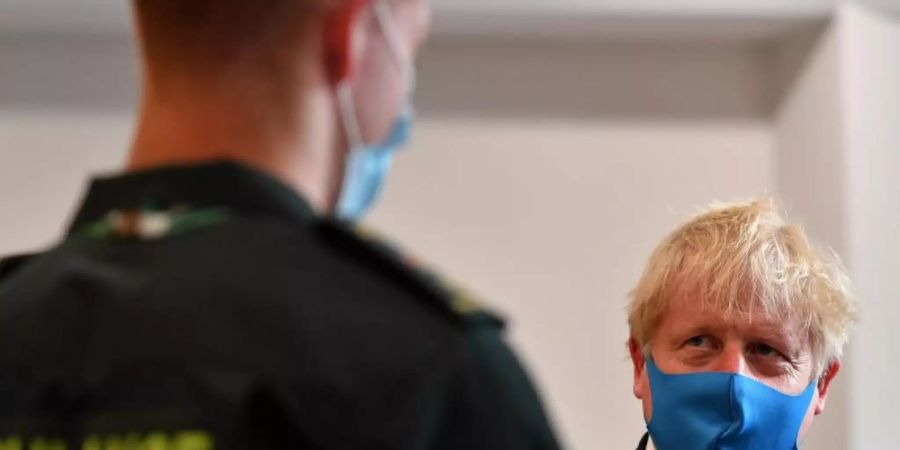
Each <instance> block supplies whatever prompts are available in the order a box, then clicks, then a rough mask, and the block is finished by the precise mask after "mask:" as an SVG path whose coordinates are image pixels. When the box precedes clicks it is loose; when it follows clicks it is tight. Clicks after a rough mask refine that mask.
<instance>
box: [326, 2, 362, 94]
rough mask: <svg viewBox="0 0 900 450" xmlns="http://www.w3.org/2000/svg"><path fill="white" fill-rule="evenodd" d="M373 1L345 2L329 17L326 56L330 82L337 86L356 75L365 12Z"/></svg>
mask: <svg viewBox="0 0 900 450" xmlns="http://www.w3.org/2000/svg"><path fill="white" fill-rule="evenodd" d="M371 2H372V0H344V1H342V2H339V4H338V5H336V6H335V7H334V8H332V9H331V10H329V11H328V12H327V13H326V17H325V29H324V34H325V36H324V38H325V39H324V43H325V49H324V55H325V66H326V69H327V71H328V79H329V81H330V82H331V83H333V84H337V83H338V82H340V81H343V80H346V79H347V78H349V77H350V76H352V75H353V72H354V70H355V69H356V65H357V55H356V40H357V36H359V35H360V34H359V33H360V31H359V30H360V27H361V26H362V19H363V17H364V14H363V12H364V11H365V10H366V8H367V7H368V6H369V5H370V4H371Z"/></svg>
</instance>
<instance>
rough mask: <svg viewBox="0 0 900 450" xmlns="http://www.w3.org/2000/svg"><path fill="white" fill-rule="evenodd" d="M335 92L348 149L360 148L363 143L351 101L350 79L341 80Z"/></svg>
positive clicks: (354, 106)
mask: <svg viewBox="0 0 900 450" xmlns="http://www.w3.org/2000/svg"><path fill="white" fill-rule="evenodd" d="M336 93H337V102H338V108H340V110H341V116H342V120H343V122H344V132H345V133H346V135H347V141H348V142H347V143H348V144H350V151H351V152H352V151H355V150H358V149H361V148H363V146H364V145H363V140H362V133H361V132H360V128H359V121H358V119H357V117H356V104H355V103H354V101H353V88H352V85H351V83H350V81H349V80H345V81H341V82H340V83H339V84H338V86H337V92H336Z"/></svg>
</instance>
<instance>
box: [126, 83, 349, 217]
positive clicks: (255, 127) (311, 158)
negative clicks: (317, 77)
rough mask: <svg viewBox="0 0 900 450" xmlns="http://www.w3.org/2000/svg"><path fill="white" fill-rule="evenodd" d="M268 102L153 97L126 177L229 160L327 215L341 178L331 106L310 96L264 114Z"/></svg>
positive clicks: (149, 98) (322, 96) (319, 97)
mask: <svg viewBox="0 0 900 450" xmlns="http://www.w3.org/2000/svg"><path fill="white" fill-rule="evenodd" d="M265 100H266V99H265V98H261V99H259V101H258V102H256V103H255V104H241V103H240V102H238V101H234V100H232V99H227V100H226V99H225V98H222V97H220V98H213V99H210V98H202V97H194V98H190V97H185V98H184V99H178V100H177V102H173V101H159V100H157V99H155V98H154V97H153V96H147V98H146V99H145V101H144V104H143V107H142V109H141V115H140V120H139V122H138V127H137V133H136V135H135V140H134V143H133V145H132V149H131V154H130V156H129V160H128V170H131V171H136V170H142V169H149V168H154V167H161V166H173V165H187V164H200V163H204V162H211V161H218V160H231V161H236V162H240V163H243V164H247V165H249V166H252V167H254V168H256V169H258V170H261V171H263V172H266V173H269V174H270V175H273V176H275V177H276V178H279V179H281V180H282V181H283V182H284V183H286V184H288V185H289V186H291V187H292V188H294V189H295V190H296V191H297V192H298V193H300V194H301V195H303V196H304V197H305V198H306V200H307V201H308V202H309V203H310V205H312V207H313V208H314V209H316V210H317V211H320V212H323V211H327V210H329V209H330V208H331V207H332V205H334V203H335V202H336V198H337V195H338V187H339V182H340V178H341V172H342V170H341V166H342V164H341V163H340V161H341V160H342V157H341V155H339V151H338V149H339V145H340V144H339V143H338V142H335V141H337V140H336V139H335V136H338V135H339V134H338V133H337V132H336V126H337V123H336V121H335V120H334V114H333V113H331V112H330V111H329V108H330V107H331V105H330V103H331V99H330V98H329V97H328V96H327V94H326V93H319V94H315V93H310V94H309V95H306V96H305V97H304V99H303V102H302V103H300V104H299V106H298V107H297V108H292V109H289V110H286V109H284V108H280V109H279V108H278V107H277V105H275V106H273V107H272V108H271V109H269V110H266V109H265V108H266V106H267V105H266V104H265Z"/></svg>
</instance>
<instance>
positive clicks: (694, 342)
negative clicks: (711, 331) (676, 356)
mask: <svg viewBox="0 0 900 450" xmlns="http://www.w3.org/2000/svg"><path fill="white" fill-rule="evenodd" d="M684 344H685V345H687V346H689V347H708V346H709V338H708V337H706V336H694V337H692V338H690V339H688V340H687V341H686V342H685V343H684Z"/></svg>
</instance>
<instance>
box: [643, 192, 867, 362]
mask: <svg viewBox="0 0 900 450" xmlns="http://www.w3.org/2000/svg"><path fill="white" fill-rule="evenodd" d="M684 295H690V296H691V297H690V298H691V299H692V300H693V301H698V302H702V304H703V306H704V307H709V308H714V309H715V310H717V311H721V312H723V313H724V314H725V315H726V317H728V318H744V319H749V320H752V318H753V317H754V315H757V314H762V315H763V316H764V317H782V318H785V319H796V320H798V321H799V323H801V324H802V325H803V327H804V330H805V331H806V332H807V333H808V336H809V338H810V344H811V347H812V353H813V358H814V369H815V371H814V375H815V376H819V375H821V374H822V373H823V371H824V370H825V368H827V367H828V366H829V365H830V364H831V363H832V362H834V361H837V360H839V359H840V358H841V356H842V354H843V349H844V345H845V344H846V343H847V340H848V335H849V328H850V326H851V325H852V323H853V322H854V321H855V319H856V309H855V300H854V297H853V295H852V294H851V292H850V280H849V278H848V276H847V273H846V270H845V269H844V267H843V266H842V264H841V262H840V260H839V258H838V257H837V255H836V254H835V253H834V252H832V251H830V250H823V249H819V248H817V247H816V246H814V245H813V244H812V243H811V242H810V241H809V239H808V238H807V236H806V233H805V232H804V231H803V229H802V228H801V227H799V226H798V225H793V224H788V223H786V222H785V220H784V219H783V218H782V216H781V215H780V214H779V211H778V207H777V205H776V202H775V201H774V200H772V199H769V198H765V199H760V200H756V201H752V202H746V203H735V204H725V205H714V206H713V207H712V208H711V209H709V210H708V211H706V212H704V213H702V214H700V215H698V216H696V217H694V218H693V219H691V220H690V221H688V222H687V223H686V224H684V225H682V226H681V227H679V228H678V229H676V230H675V231H674V232H672V233H671V234H670V235H669V236H668V237H666V239H665V240H663V242H662V243H661V244H660V245H659V246H658V247H657V248H656V250H655V251H654V252H653V255H652V256H651V258H650V261H649V262H648V264H647V267H646V269H645V270H644V273H643V275H642V276H641V278H640V281H639V282H638V284H637V286H636V287H635V288H634V290H633V291H632V292H631V294H630V297H631V298H630V303H629V306H628V324H629V326H630V328H631V337H632V338H634V339H635V340H636V341H637V343H638V344H639V345H641V346H642V347H643V348H644V350H645V351H647V352H649V348H650V344H651V342H652V340H653V336H654V334H655V332H656V328H657V326H658V325H659V322H660V320H661V319H662V317H663V315H664V314H665V313H666V312H667V311H668V307H669V303H670V302H671V301H672V300H673V299H674V298H677V297H678V296H684Z"/></svg>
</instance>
